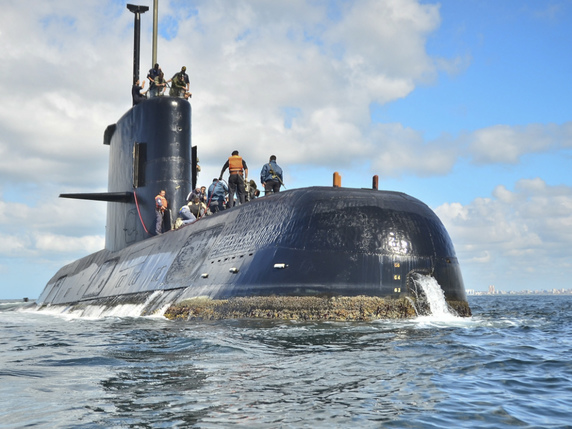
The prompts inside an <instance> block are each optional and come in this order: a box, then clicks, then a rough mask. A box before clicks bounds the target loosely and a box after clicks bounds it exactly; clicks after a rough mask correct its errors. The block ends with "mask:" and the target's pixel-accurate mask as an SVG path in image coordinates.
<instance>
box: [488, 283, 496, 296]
mask: <svg viewBox="0 0 572 429" xmlns="http://www.w3.org/2000/svg"><path fill="white" fill-rule="evenodd" d="M494 294H495V285H489V295H494Z"/></svg>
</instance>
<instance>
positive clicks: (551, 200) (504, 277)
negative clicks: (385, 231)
mask: <svg viewBox="0 0 572 429" xmlns="http://www.w3.org/2000/svg"><path fill="white" fill-rule="evenodd" d="M435 211H436V213H437V214H438V216H439V217H440V218H441V220H442V221H443V223H444V224H445V226H446V228H447V229H448V231H449V233H450V235H451V237H452V238H453V241H454V243H455V247H456V250H457V254H458V256H459V259H460V262H461V264H462V268H463V270H464V271H465V270H466V272H467V273H470V275H469V276H468V277H472V278H477V279H480V280H482V284H473V285H469V286H472V287H474V288H476V289H478V290H484V289H486V286H487V285H488V284H495V283H496V285H497V287H500V288H501V289H502V287H503V286H504V288H505V290H507V289H509V287H510V288H514V285H524V286H527V287H528V288H529V289H544V288H553V287H560V288H562V287H567V286H568V285H569V279H568V278H567V275H566V274H565V273H566V272H567V270H569V269H570V267H571V266H572V262H570V250H569V249H570V248H571V247H572V188H571V187H569V186H549V185H547V184H546V183H545V182H544V181H543V180H541V179H539V178H536V179H526V180H519V181H518V182H517V183H516V185H515V187H514V190H509V189H507V188H506V187H505V186H502V185H499V186H497V187H496V188H495V190H494V191H493V194H492V196H491V197H490V198H476V199H475V200H473V201H472V202H471V203H469V204H467V205H462V204H459V203H446V204H443V205H441V206H439V207H437V209H436V210H435ZM530 273H535V274H536V276H535V278H536V279H538V278H542V279H544V280H545V283H544V284H531V283H530V280H529V279H528V274H530Z"/></svg>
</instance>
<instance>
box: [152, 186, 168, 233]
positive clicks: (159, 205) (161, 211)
mask: <svg viewBox="0 0 572 429" xmlns="http://www.w3.org/2000/svg"><path fill="white" fill-rule="evenodd" d="M166 210H167V198H165V190H164V189H161V192H159V195H157V196H156V197H155V214H156V215H157V218H156V221H155V233H156V234H157V235H160V234H163V220H164V217H165V211H166Z"/></svg>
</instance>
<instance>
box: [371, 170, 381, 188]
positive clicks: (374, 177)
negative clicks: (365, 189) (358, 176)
mask: <svg viewBox="0 0 572 429" xmlns="http://www.w3.org/2000/svg"><path fill="white" fill-rule="evenodd" d="M378 183H379V177H378V176H377V174H376V175H375V176H373V181H372V183H371V189H375V190H376V191H377V189H378V187H377V186H378Z"/></svg>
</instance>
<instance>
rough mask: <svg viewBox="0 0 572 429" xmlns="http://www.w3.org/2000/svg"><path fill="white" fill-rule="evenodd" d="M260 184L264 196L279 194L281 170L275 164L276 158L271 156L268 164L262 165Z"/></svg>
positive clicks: (281, 183) (282, 183)
mask: <svg viewBox="0 0 572 429" xmlns="http://www.w3.org/2000/svg"><path fill="white" fill-rule="evenodd" d="M260 183H262V186H264V195H268V194H273V193H275V192H280V186H282V185H284V182H283V181H282V169H281V168H280V166H279V165H278V164H276V156H275V155H272V156H271V157H270V161H269V162H268V164H264V167H262V171H261V172H260Z"/></svg>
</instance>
